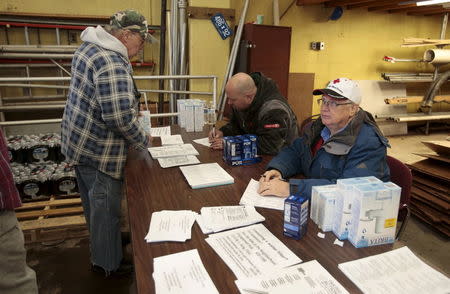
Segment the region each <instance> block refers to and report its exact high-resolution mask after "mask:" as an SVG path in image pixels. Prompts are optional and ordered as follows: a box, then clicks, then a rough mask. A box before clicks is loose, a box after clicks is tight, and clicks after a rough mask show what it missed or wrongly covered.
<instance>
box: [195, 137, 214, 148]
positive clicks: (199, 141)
mask: <svg viewBox="0 0 450 294" xmlns="http://www.w3.org/2000/svg"><path fill="white" fill-rule="evenodd" d="M194 142H195V143H197V144H200V145H203V146H206V147H210V146H211V143H209V138H208V137H206V138H201V139H195V140H194Z"/></svg>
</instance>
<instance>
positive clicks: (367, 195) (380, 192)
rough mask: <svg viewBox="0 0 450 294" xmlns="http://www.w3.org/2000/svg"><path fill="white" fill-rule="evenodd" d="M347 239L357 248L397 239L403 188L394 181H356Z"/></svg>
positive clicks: (392, 241) (391, 241)
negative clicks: (360, 182)
mask: <svg viewBox="0 0 450 294" xmlns="http://www.w3.org/2000/svg"><path fill="white" fill-rule="evenodd" d="M353 191H354V192H353V202H352V224H351V228H350V231H349V235H348V239H349V241H350V242H351V243H352V244H353V245H354V246H355V247H357V248H361V247H368V246H374V245H381V244H388V243H394V241H395V231H396V227H397V215H398V207H399V204H400V194H401V188H400V187H399V186H397V185H396V184H394V183H391V182H387V183H372V184H364V185H357V186H355V187H354V190H353Z"/></svg>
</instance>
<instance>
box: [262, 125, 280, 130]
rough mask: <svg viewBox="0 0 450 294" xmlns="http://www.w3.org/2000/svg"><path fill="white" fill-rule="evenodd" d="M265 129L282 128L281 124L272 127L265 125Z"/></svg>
mask: <svg viewBox="0 0 450 294" xmlns="http://www.w3.org/2000/svg"><path fill="white" fill-rule="evenodd" d="M264 128H265V129H278V128H280V124H270V125H264Z"/></svg>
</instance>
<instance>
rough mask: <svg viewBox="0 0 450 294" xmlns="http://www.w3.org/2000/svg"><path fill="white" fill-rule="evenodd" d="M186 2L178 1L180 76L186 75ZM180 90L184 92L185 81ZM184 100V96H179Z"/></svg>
mask: <svg viewBox="0 0 450 294" xmlns="http://www.w3.org/2000/svg"><path fill="white" fill-rule="evenodd" d="M186 5H187V3H186V0H179V1H178V12H179V23H180V71H179V74H180V75H185V74H186ZM179 89H180V90H182V91H183V90H186V80H182V81H180V88H179ZM180 98H181V99H184V98H185V96H184V95H182V96H180Z"/></svg>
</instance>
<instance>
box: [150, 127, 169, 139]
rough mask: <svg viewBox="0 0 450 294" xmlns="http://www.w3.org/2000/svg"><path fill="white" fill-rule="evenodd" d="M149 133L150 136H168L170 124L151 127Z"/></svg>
mask: <svg viewBox="0 0 450 294" xmlns="http://www.w3.org/2000/svg"><path fill="white" fill-rule="evenodd" d="M150 135H151V136H152V137H161V136H164V135H165V136H170V126H167V127H158V128H151V129H150Z"/></svg>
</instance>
